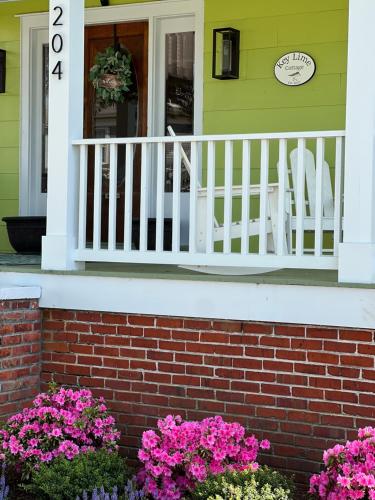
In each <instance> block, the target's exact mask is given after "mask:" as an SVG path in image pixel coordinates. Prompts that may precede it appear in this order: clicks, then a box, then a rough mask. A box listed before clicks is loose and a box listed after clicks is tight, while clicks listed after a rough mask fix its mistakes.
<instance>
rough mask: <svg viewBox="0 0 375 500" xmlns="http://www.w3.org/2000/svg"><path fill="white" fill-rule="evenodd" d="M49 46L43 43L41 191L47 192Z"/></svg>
mask: <svg viewBox="0 0 375 500" xmlns="http://www.w3.org/2000/svg"><path fill="white" fill-rule="evenodd" d="M48 64H49V46H48V44H44V45H43V97H42V165H41V167H42V168H41V172H42V174H41V175H42V178H41V192H42V193H46V192H47V172H48V154H47V152H48V87H49V81H48V78H49V75H48Z"/></svg>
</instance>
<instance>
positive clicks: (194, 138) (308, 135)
mask: <svg viewBox="0 0 375 500" xmlns="http://www.w3.org/2000/svg"><path fill="white" fill-rule="evenodd" d="M317 137H323V138H333V137H345V131H344V130H328V131H317V132H283V133H282V132H276V133H264V134H229V135H179V136H176V137H170V136H166V137H164V136H163V137H121V138H109V139H79V140H74V141H73V145H74V146H79V145H81V144H85V145H87V146H94V145H95V144H103V143H105V144H143V143H148V144H157V143H160V142H164V143H173V142H191V143H196V142H207V141H213V142H217V141H226V140H228V141H246V140H248V141H255V140H262V139H268V140H273V139H276V140H278V139H316V138H317Z"/></svg>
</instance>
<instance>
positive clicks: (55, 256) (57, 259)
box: [42, 235, 85, 271]
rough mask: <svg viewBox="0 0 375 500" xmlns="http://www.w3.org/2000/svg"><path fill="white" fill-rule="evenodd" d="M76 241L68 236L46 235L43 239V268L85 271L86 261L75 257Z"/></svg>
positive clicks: (47, 269)
mask: <svg viewBox="0 0 375 500" xmlns="http://www.w3.org/2000/svg"><path fill="white" fill-rule="evenodd" d="M75 247H76V246H75V242H74V241H73V240H72V239H70V238H68V237H67V236H57V235H56V236H44V237H43V240H42V269H43V270H45V271H83V270H84V269H85V263H84V262H77V261H75V260H74V259H73V256H72V249H73V248H75Z"/></svg>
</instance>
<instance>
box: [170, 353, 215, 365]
mask: <svg viewBox="0 0 375 500" xmlns="http://www.w3.org/2000/svg"><path fill="white" fill-rule="evenodd" d="M175 359H176V362H177V363H190V364H192V365H201V364H202V363H203V356H200V355H199V354H188V353H180V352H176V354H175ZM205 364H212V363H206V360H205ZM213 364H215V363H213Z"/></svg>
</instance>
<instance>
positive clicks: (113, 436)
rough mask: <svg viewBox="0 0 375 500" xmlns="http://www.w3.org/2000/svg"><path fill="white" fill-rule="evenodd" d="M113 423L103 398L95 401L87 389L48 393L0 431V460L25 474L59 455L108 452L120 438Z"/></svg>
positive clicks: (9, 421) (43, 394) (14, 417)
mask: <svg viewBox="0 0 375 500" xmlns="http://www.w3.org/2000/svg"><path fill="white" fill-rule="evenodd" d="M114 424H115V421H114V418H113V417H111V416H109V415H108V413H107V406H106V405H105V401H104V399H103V398H100V399H95V398H94V397H93V395H92V393H91V392H90V391H89V390H85V389H82V390H74V389H64V388H61V389H60V390H51V391H50V392H48V393H42V394H39V395H38V396H37V397H36V398H35V399H34V401H33V404H32V407H31V408H25V409H24V410H23V411H22V412H21V413H18V414H16V415H13V416H12V417H10V418H9V420H8V421H7V423H6V425H5V426H4V427H3V429H2V430H0V460H3V461H6V462H7V463H8V464H9V463H13V464H15V465H16V466H17V467H18V468H22V470H23V472H25V469H26V470H27V469H29V467H34V468H35V467H38V465H39V464H40V463H41V462H51V460H53V459H54V458H56V457H58V456H61V455H63V456H65V457H66V458H67V459H69V460H71V459H73V458H74V457H75V456H76V455H78V454H79V453H81V452H86V451H93V450H95V449H98V448H105V449H107V450H108V451H112V450H115V449H117V440H118V439H119V437H120V433H119V432H118V431H117V430H116V429H115V427H114ZM24 466H26V467H24Z"/></svg>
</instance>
